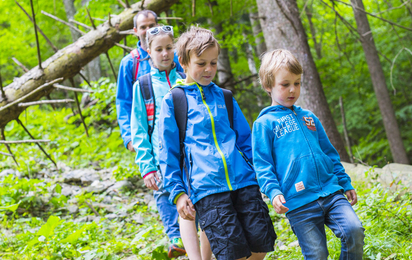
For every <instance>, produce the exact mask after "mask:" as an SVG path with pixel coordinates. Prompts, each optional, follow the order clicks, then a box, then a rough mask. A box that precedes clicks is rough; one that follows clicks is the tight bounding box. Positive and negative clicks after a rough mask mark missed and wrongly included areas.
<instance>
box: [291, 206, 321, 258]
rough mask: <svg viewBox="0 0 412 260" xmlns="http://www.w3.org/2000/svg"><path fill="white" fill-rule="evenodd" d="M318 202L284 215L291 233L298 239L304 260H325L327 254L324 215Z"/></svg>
mask: <svg viewBox="0 0 412 260" xmlns="http://www.w3.org/2000/svg"><path fill="white" fill-rule="evenodd" d="M321 199H322V198H321ZM319 200H320V199H318V200H316V201H313V202H311V203H309V204H306V205H305V206H302V207H300V208H297V209H295V210H293V211H292V212H290V213H288V214H287V215H286V217H287V218H288V219H289V223H290V225H291V227H292V230H293V232H294V233H295V235H296V236H297V237H298V241H299V245H300V248H301V250H302V254H303V257H304V258H305V260H326V259H327V258H328V254H329V253H328V248H327V245H326V233H325V214H324V212H323V209H322V207H321V206H320V204H319V202H318V201H319Z"/></svg>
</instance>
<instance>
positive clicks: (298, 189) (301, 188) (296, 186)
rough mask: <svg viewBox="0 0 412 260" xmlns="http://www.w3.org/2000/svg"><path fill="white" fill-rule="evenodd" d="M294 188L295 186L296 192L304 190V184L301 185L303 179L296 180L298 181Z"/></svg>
mask: <svg viewBox="0 0 412 260" xmlns="http://www.w3.org/2000/svg"><path fill="white" fill-rule="evenodd" d="M295 188H296V191H297V192H299V191H302V190H304V189H305V185H303V181H300V182H298V183H295Z"/></svg>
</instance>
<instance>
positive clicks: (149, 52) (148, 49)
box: [147, 48, 152, 56]
mask: <svg viewBox="0 0 412 260" xmlns="http://www.w3.org/2000/svg"><path fill="white" fill-rule="evenodd" d="M147 54H149V56H151V55H152V51H151V50H150V48H147Z"/></svg>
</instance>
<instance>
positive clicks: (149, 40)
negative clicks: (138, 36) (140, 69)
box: [146, 25, 174, 49]
mask: <svg viewBox="0 0 412 260" xmlns="http://www.w3.org/2000/svg"><path fill="white" fill-rule="evenodd" d="M162 26H163V25H159V26H156V27H162ZM150 29H151V28H150ZM161 35H167V36H169V37H170V39H171V40H172V42H173V41H174V37H173V31H171V32H165V31H163V30H162V29H159V32H158V33H157V34H150V33H147V32H146V44H147V48H149V49H150V48H151V46H152V42H153V40H154V38H156V37H157V36H161Z"/></svg>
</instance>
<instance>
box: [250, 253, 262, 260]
mask: <svg viewBox="0 0 412 260" xmlns="http://www.w3.org/2000/svg"><path fill="white" fill-rule="evenodd" d="M265 256H266V253H252V256H251V257H249V258H248V260H263V258H265Z"/></svg>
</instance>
